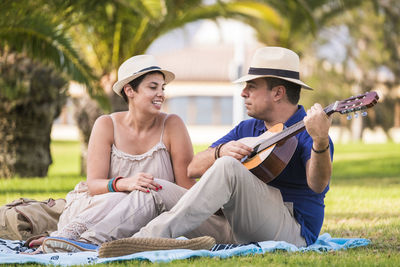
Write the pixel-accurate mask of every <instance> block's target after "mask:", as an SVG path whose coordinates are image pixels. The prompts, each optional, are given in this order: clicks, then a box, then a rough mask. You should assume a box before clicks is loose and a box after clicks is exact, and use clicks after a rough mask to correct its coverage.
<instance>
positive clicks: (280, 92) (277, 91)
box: [273, 85, 286, 101]
mask: <svg viewBox="0 0 400 267" xmlns="http://www.w3.org/2000/svg"><path fill="white" fill-rule="evenodd" d="M273 89H274V99H275V100H277V101H281V100H282V99H284V97H285V95H286V88H285V86H283V85H277V86H275V87H274V88H273Z"/></svg>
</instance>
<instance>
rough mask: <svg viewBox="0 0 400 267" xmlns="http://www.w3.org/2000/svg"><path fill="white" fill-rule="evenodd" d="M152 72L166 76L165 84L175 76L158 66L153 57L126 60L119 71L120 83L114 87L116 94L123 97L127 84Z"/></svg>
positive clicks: (135, 57)
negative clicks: (158, 72)
mask: <svg viewBox="0 0 400 267" xmlns="http://www.w3.org/2000/svg"><path fill="white" fill-rule="evenodd" d="M151 71H160V72H162V73H163V74H164V76H165V83H169V82H171V81H172V80H173V79H174V78H175V74H173V73H172V72H170V71H168V70H164V69H162V68H161V67H159V66H158V64H157V61H156V59H155V58H154V56H152V55H139V56H134V57H131V58H129V59H128V60H126V61H125V62H124V63H122V64H121V66H120V67H119V69H118V81H117V82H116V83H115V84H114V85H113V90H114V92H115V93H116V94H117V95H119V96H122V95H121V90H122V88H123V87H124V85H125V84H127V83H129V82H131V81H133V80H134V79H136V78H138V77H140V76H142V75H144V74H146V73H148V72H151Z"/></svg>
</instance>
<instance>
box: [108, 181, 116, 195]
mask: <svg viewBox="0 0 400 267" xmlns="http://www.w3.org/2000/svg"><path fill="white" fill-rule="evenodd" d="M114 180H115V178H111V179H110V180H109V181H108V184H107V188H108V192H115V190H114V188H113V182H114Z"/></svg>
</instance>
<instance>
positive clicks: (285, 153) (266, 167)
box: [238, 123, 297, 183]
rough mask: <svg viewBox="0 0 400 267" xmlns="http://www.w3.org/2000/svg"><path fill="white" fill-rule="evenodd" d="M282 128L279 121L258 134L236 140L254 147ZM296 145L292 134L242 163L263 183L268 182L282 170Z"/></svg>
mask: <svg viewBox="0 0 400 267" xmlns="http://www.w3.org/2000/svg"><path fill="white" fill-rule="evenodd" d="M282 130H283V124H281V123H279V124H276V125H275V126H274V127H272V128H271V129H269V130H268V131H267V132H265V133H263V134H262V135H260V136H257V137H245V138H242V139H240V140H238V141H239V142H241V143H243V144H245V145H247V146H249V147H253V148H254V147H256V146H257V145H258V144H259V143H261V142H262V141H264V140H267V139H269V138H272V137H273V136H274V135H276V134H277V133H279V132H281V131H282ZM296 147H297V138H296V137H295V136H292V137H290V138H289V139H287V140H283V141H281V142H279V143H275V144H274V145H272V146H270V147H267V148H266V149H264V150H262V151H261V152H258V153H257V154H256V155H255V156H254V157H251V158H248V159H246V160H245V161H244V162H243V165H244V166H245V167H246V168H247V169H248V170H249V171H250V172H251V173H253V174H254V175H255V176H257V177H258V178H259V179H260V180H262V181H263V182H264V183H269V182H270V181H272V180H273V179H275V178H276V177H277V176H278V175H279V174H280V173H281V172H282V171H283V169H284V168H285V167H286V165H287V164H288V163H289V161H290V159H291V158H292V156H293V154H294V151H295V150H296Z"/></svg>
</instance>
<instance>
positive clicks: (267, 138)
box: [238, 91, 379, 183]
mask: <svg viewBox="0 0 400 267" xmlns="http://www.w3.org/2000/svg"><path fill="white" fill-rule="evenodd" d="M378 99H379V97H378V94H377V93H376V92H374V91H371V92H367V93H365V94H362V95H358V96H355V97H350V98H348V99H345V100H342V101H336V102H335V103H332V104H330V105H329V106H327V107H326V108H324V111H325V113H326V114H327V115H328V116H330V115H331V114H333V113H335V112H338V113H340V114H347V113H351V112H356V115H357V116H358V113H357V112H358V111H363V112H362V113H361V114H362V115H363V116H365V115H366V112H365V111H364V110H365V109H367V108H370V107H373V106H375V104H376V103H377V102H378ZM304 129H305V126H304V122H303V120H301V121H299V122H297V123H295V124H294V125H292V126H290V127H287V128H285V127H284V125H283V124H282V123H279V124H276V125H275V126H273V127H272V128H270V129H268V131H266V132H265V133H263V134H262V135H260V136H257V137H245V138H242V139H239V140H238V141H239V142H241V143H243V144H245V145H247V146H249V147H252V148H253V152H252V153H251V154H250V155H249V156H246V157H244V158H243V159H242V160H241V162H242V164H243V165H244V166H245V167H246V168H247V169H248V170H250V171H251V172H252V173H253V174H254V175H255V176H257V177H258V178H259V179H260V180H262V181H263V182H265V183H269V182H271V181H272V180H273V179H275V178H276V177H277V176H278V175H279V174H280V173H281V172H282V171H283V169H284V168H285V167H286V165H287V164H288V163H289V161H290V159H291V158H292V156H293V153H294V152H295V150H296V147H297V138H296V136H295V135H296V134H298V133H299V132H301V131H303V130H304Z"/></svg>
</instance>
